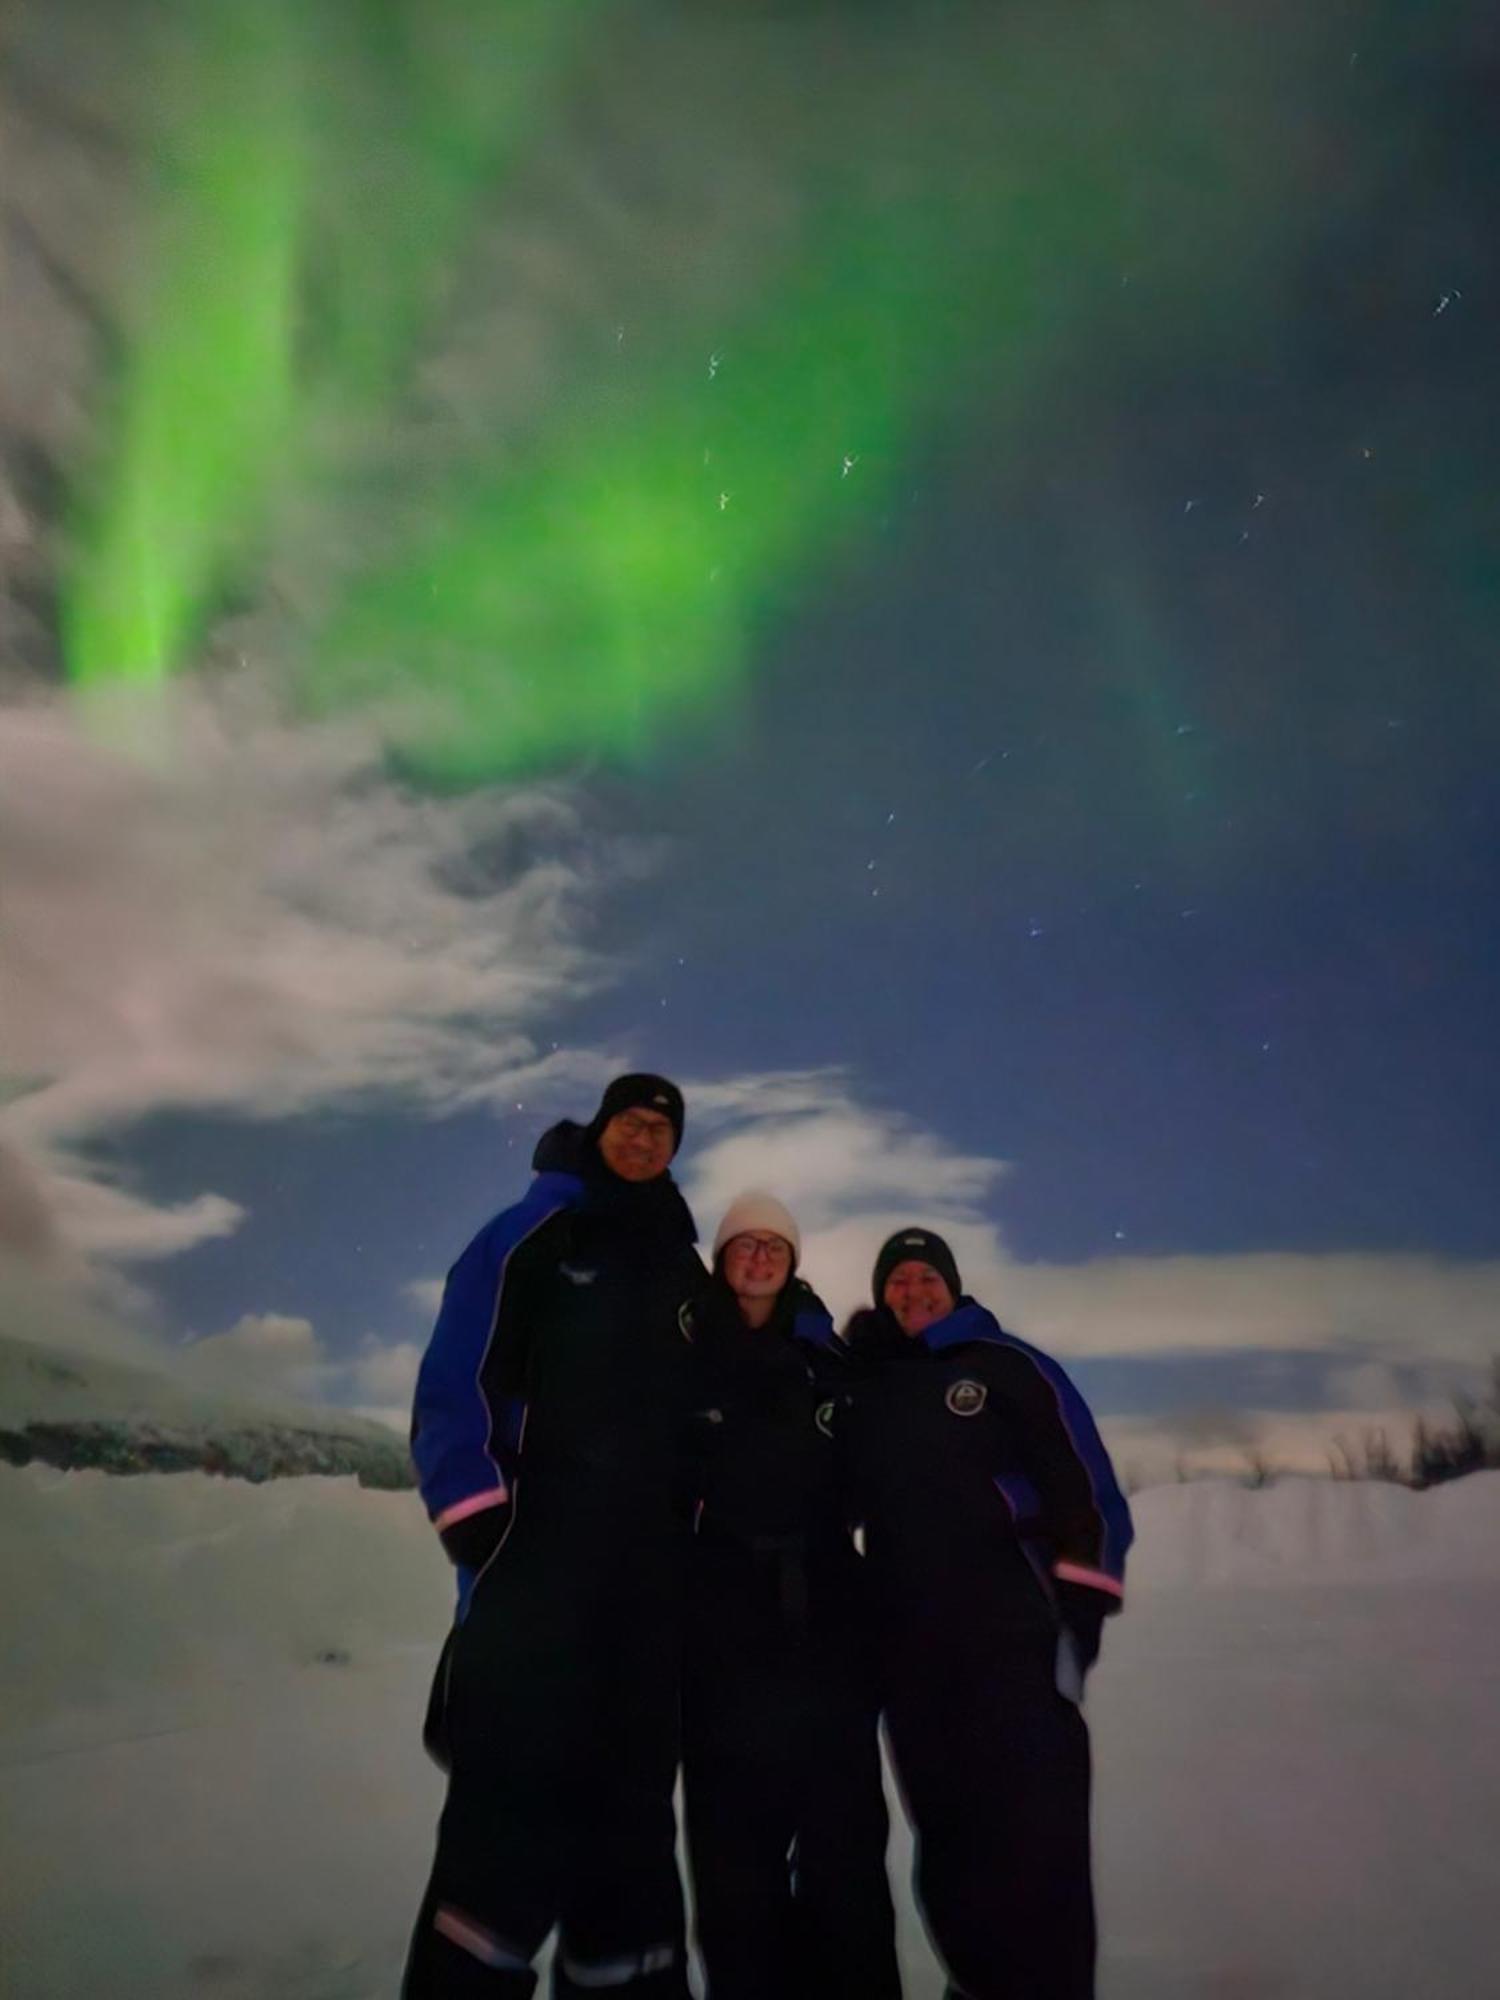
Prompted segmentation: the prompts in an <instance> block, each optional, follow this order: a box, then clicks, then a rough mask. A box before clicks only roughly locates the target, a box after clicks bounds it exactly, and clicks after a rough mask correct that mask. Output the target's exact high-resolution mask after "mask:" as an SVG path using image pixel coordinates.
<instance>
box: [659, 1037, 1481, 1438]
mask: <svg viewBox="0 0 1500 2000" xmlns="http://www.w3.org/2000/svg"><path fill="white" fill-rule="evenodd" d="M690 1116H693V1117H695V1118H698V1119H701V1120H702V1121H703V1122H704V1123H706V1124H707V1125H708V1127H709V1134H710V1136H709V1138H708V1140H707V1142H706V1144H705V1145H704V1146H702V1147H701V1148H700V1149H699V1150H698V1151H697V1152H696V1153H695V1154H694V1155H693V1156H692V1157H691V1158H690V1160H689V1162H688V1164H687V1168H686V1176H685V1177H686V1183H687V1189H688V1193H689V1196H690V1198H691V1199H692V1201H693V1203H694V1206H695V1208H696V1210H697V1211H698V1218H699V1222H700V1225H701V1226H702V1228H703V1230H704V1232H705V1234H706V1235H709V1236H711V1235H712V1232H713V1229H714V1226H715V1224H716V1223H717V1221H718V1218H719V1216H720V1215H721V1214H722V1213H723V1210H724V1208H725V1207H726V1206H727V1204H728V1202H729V1200H730V1199H731V1198H732V1197H733V1195H735V1194H736V1193H737V1192H739V1191H740V1190H741V1189H742V1188H744V1187H747V1186H761V1187H768V1188H770V1189H772V1190H773V1191H774V1192H776V1193H778V1194H779V1195H780V1196H781V1198H782V1199H783V1200H784V1201H786V1202H787V1203H788V1204H789V1205H790V1206H791V1207H792V1209H793V1210H794V1211H795V1212H796V1214H797V1216H798V1219H799V1221H800V1222H801V1223H802V1226H803V1236H804V1246H805V1248H804V1256H803V1268H804V1269H805V1271H806V1272H807V1274H808V1275H809V1277H810V1278H812V1279H813V1281H814V1282H815V1283H816V1284H817V1285H818V1287H819V1289H820V1290H821V1291H822V1292H823V1294H824V1296H825V1297H826V1298H827V1300H828V1302H829V1304H830V1305H831V1306H832V1307H833V1308H834V1310H835V1311H836V1312H838V1313H841V1314H842V1313H844V1312H847V1311H849V1310H850V1309H851V1308H852V1307H853V1306H855V1305H856V1304H858V1303H860V1302H862V1301H865V1302H867V1301H868V1299H869V1284H870V1272H871V1268H872V1265H873V1263H874V1258H875V1253H876V1251H877V1250H878V1248H879V1246H880V1244H881V1242H882V1241H883V1239H884V1237H885V1236H886V1235H888V1234H889V1233H890V1232H891V1231H892V1230H893V1229H896V1228H899V1227H900V1226H901V1225H902V1224H904V1223H910V1222H925V1223H928V1224H930V1225H932V1226H933V1227H935V1228H938V1229H941V1230H942V1232H943V1233H944V1234H945V1235H946V1236H947V1237H948V1238H949V1240H950V1242H951V1243H952V1245H953V1248H954V1252H955V1255H956V1256H957V1259H958V1263H959V1268H960V1270H961V1272H962V1273H963V1277H964V1281H965V1284H966V1285H967V1286H968V1288H969V1289H970V1290H971V1291H972V1292H973V1293H975V1294H976V1296H978V1297H980V1298H982V1299H984V1300H985V1301H986V1302H987V1303H988V1304H990V1305H991V1306H992V1307H993V1308H994V1309H995V1310H996V1311H997V1312H998V1313H999V1314H1000V1315H1001V1317H1002V1318H1004V1319H1005V1320H1007V1321H1008V1322H1009V1323H1011V1324H1013V1325H1014V1326H1015V1328H1016V1330H1017V1331H1018V1332H1019V1333H1022V1334H1024V1335H1026V1336H1027V1337H1029V1338H1032V1339H1034V1340H1036V1341H1037V1342H1038V1343H1039V1344H1041V1345H1042V1346H1044V1347H1047V1348H1050V1349H1052V1350H1053V1351H1055V1352H1056V1353H1057V1354H1058V1355H1060V1356H1064V1357H1070V1358H1073V1359H1082V1358H1085V1357H1106V1356H1143V1355H1153V1356H1169V1355H1172V1354H1181V1355H1194V1354H1198V1355H1201V1354H1205V1353H1212V1352H1215V1351H1224V1350H1263V1351H1265V1352H1266V1353H1267V1354H1270V1355H1275V1354H1281V1353H1291V1352H1293V1351H1295V1352H1299V1353H1305V1352H1309V1351H1316V1352H1321V1353H1325V1354H1326V1355H1327V1356H1328V1357H1329V1366H1330V1368H1333V1367H1339V1368H1341V1369H1343V1370H1345V1371H1347V1372H1351V1373H1353V1371H1364V1370H1367V1369H1369V1368H1371V1367H1377V1366H1380V1365H1382V1364H1384V1365H1386V1366H1387V1369H1388V1366H1389V1364H1392V1363H1403V1364H1404V1363H1412V1362H1416V1361H1425V1362H1428V1363H1431V1364H1433V1365H1434V1366H1435V1367H1436V1368H1437V1369H1438V1370H1439V1372H1441V1371H1442V1370H1443V1369H1445V1368H1448V1367H1451V1368H1453V1369H1454V1370H1455V1371H1456V1372H1459V1373H1462V1372H1464V1371H1467V1370H1468V1369H1471V1368H1472V1367H1474V1366H1475V1365H1477V1364H1480V1363H1482V1362H1484V1361H1485V1360H1486V1358H1487V1357H1488V1356H1489V1355H1491V1354H1492V1353H1493V1352H1494V1351H1495V1348H1496V1345H1497V1333H1496V1329H1497V1327H1500V1262H1496V1261H1493V1260H1492V1261H1488V1262H1459V1261H1457V1260H1454V1259H1448V1258H1442V1257H1430V1256H1420V1255H1414V1254H1375V1253H1365V1252H1347V1253H1329V1254H1307V1253H1289V1252H1266V1253H1257V1254H1244V1255H1234V1256H1180V1257H1166V1256H1163V1257H1139V1256H1136V1257H1109V1258H1100V1259H1097V1260H1095V1261H1092V1262H1088V1263H1083V1264H1046V1263H1023V1262H1021V1261H1020V1260H1019V1259H1017V1258H1016V1257H1015V1256H1014V1255H1013V1254H1012V1253H1011V1252H1010V1250H1009V1249H1008V1247H1007V1245H1006V1243H1005V1241H1004V1238H1003V1234H1002V1231H1001V1227H1000V1225H999V1222H998V1220H997V1216H998V1215H999V1214H1001V1213H1003V1182H1004V1176H1005V1175H1006V1173H1007V1172H1008V1171H1009V1169H1008V1166H1007V1163H1006V1162H1005V1161H1003V1160H1001V1159H999V1158H997V1157H985V1156H983V1155H978V1156H976V1155H972V1154H968V1153H963V1152H960V1151H958V1150H957V1149H955V1148H953V1147H951V1146H949V1145H947V1144H946V1143H945V1142H944V1141H943V1140H942V1139H941V1138H940V1137H939V1136H938V1135H937V1134H935V1133H933V1132H931V1131H929V1130H927V1129H925V1128H923V1127H922V1126H920V1125H918V1124H916V1123H915V1122H914V1121H912V1120H911V1119H909V1118H906V1117H904V1116H902V1115H901V1114H899V1113H897V1112H894V1111H890V1110H884V1109H879V1108H875V1107H872V1106H871V1105H869V1104H868V1103H866V1102H863V1101H861V1100H860V1099H859V1097H858V1095H857V1093H856V1091H855V1088H854V1085H853V1083H852V1081H851V1080H850V1079H849V1078H847V1077H846V1076H844V1075H842V1074H840V1073H837V1072H808V1073H804V1074H794V1075H789V1074H784V1073H778V1074H775V1075H770V1076H766V1077H755V1076H744V1077H737V1078H733V1079H731V1080H729V1081H727V1082H722V1083H717V1084H701V1085H697V1086H694V1087H693V1088H692V1090H691V1092H690ZM700 1129H701V1127H700ZM1354 1379H1355V1380H1356V1381H1357V1382H1358V1393H1357V1394H1350V1395H1348V1396H1347V1400H1348V1401H1349V1402H1350V1403H1365V1402H1369V1401H1375V1402H1378V1401H1380V1400H1381V1399H1382V1398H1385V1397H1388V1396H1389V1393H1390V1390H1391V1385H1392V1378H1391V1377H1390V1375H1389V1373H1388V1372H1387V1373H1386V1374H1385V1375H1383V1376H1381V1377H1379V1378H1378V1380H1377V1379H1376V1378H1374V1377H1366V1378H1362V1377H1360V1376H1358V1375H1354ZM1349 1387H1350V1383H1348V1382H1346V1383H1344V1384H1343V1385H1342V1389H1341V1393H1343V1392H1345V1391H1347V1390H1348V1389H1349ZM1434 1390H1435V1393H1436V1386H1435V1382H1434Z"/></svg>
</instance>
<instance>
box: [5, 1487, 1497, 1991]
mask: <svg viewBox="0 0 1500 2000" xmlns="http://www.w3.org/2000/svg"><path fill="white" fill-rule="evenodd" d="M1135 1506H1136V1514H1137V1522H1138V1528H1139V1542H1138V1548H1137V1555H1136V1558H1135V1560H1134V1567H1133V1573H1132V1578H1131V1584H1132V1598H1131V1604H1130V1608H1129V1610H1128V1612H1127V1613H1126V1615H1125V1617H1124V1618H1123V1619H1121V1620H1120V1621H1119V1622H1118V1623H1117V1624H1116V1625H1115V1626H1114V1627H1113V1628H1112V1630H1111V1632H1110V1635H1109V1640H1108V1643H1107V1645H1106V1656H1105V1661H1104V1663H1103V1665H1102V1666H1101V1668H1100V1670H1099V1672H1098V1674H1097V1675H1096V1677H1095V1680H1094V1683H1093V1685H1092V1687H1091V1689H1090V1699H1089V1707H1090V1713H1091V1717H1092V1721H1093V1728H1094V1739H1095V1748H1096V1756H1097V1763H1098V1804H1097V1827H1098V1854H1099V1890H1100V1902H1101V1915H1102V1920H1103V1933H1104V1952H1103V1967H1102V1980H1101V1993H1102V1996H1103V2000H1196V1996H1206V2000H1310V1997H1311V1996H1317V1997H1318V2000H1323V1996H1328V2000H1332V1997H1333V1996H1341V1997H1342V1996H1349V1995H1358V1996H1360V2000H1385V1996H1390V2000H1396V1996H1398V1995H1400V1996H1402V2000H1406V1996H1409V1995H1410V1994H1412V1993H1427V1992H1452V1993H1462V1994H1477V1993H1479V1992H1482V1991H1484V1990H1487V1988H1488V1986H1489V1982H1490V1980H1491V1977H1492V1971H1493V1958H1494V1911H1495V1909H1496V1907H1497V1904H1500V1667H1497V1661H1500V1474H1486V1475H1481V1476H1478V1477H1475V1478H1473V1479H1469V1480H1466V1481H1463V1482H1461V1483H1460V1484H1458V1485H1455V1486H1452V1487H1448V1488H1444V1489H1442V1490H1440V1491H1438V1492H1434V1493H1429V1494H1421V1495H1418V1494H1411V1493H1408V1492H1405V1491H1404V1490H1402V1489H1399V1488H1394V1487H1383V1486H1372V1485H1360V1486H1343V1485H1333V1484H1331V1483H1326V1482H1318V1481H1311V1480H1307V1481H1301V1480H1288V1481H1284V1482H1281V1483H1279V1484H1277V1485H1275V1486H1273V1487H1271V1488H1269V1489H1267V1490H1265V1491H1261V1492H1257V1493H1251V1492H1246V1491H1244V1490H1242V1489H1240V1488H1238V1487H1235V1486H1231V1485H1227V1484H1209V1483H1204V1484H1194V1485H1189V1486H1181V1487H1166V1488H1162V1489H1159V1490H1157V1491H1152V1492H1148V1493H1145V1494H1142V1495H1141V1496H1139V1498H1138V1499H1137V1501H1136V1503H1135ZM0 1591H3V1602H4V1607H5V1628H6V1642H5V1646H4V1649H3V1655H0V1940H3V1959H0V1992H3V1994H4V1995H5V1996H6V2000H42V1997H43V1996H45V2000H69V1996H74V1995H77V1996H83V1995H89V1996H95V1995H105V1994H107V1995H109V1996H111V2000H147V1996H149V2000H178V1996H184V1995H198V1996H206V1997H207V2000H252V1996H254V2000H270V1996H273V1995H275V1996H285V2000H364V1996H367V1995H391V1994H393V1993H394V1990H395V1982H396V1975H397V1968H398V1966H399V1962H400V1958H401V1954H402V1950H403V1946H404V1940H405V1934H406V1929H407V1925H408V1923H409V1921H410V1917H411V1913H412V1909H413V1905H414V1903H415V1900H416V1896H417V1892H418V1889H419V1887H420V1884H421V1880H422V1877H423V1874H424V1871H425V1867H426V1862H427V1859H428V1852H429V1842H430V1836H431V1826H432V1821H433V1818H434V1815H435V1813H436V1811H437V1807H438V1803H439V1797H440V1786H439V1780H438V1778H437V1776H436V1774H435V1773H434V1772H433V1770H432V1769H431V1767H430V1766H429V1765H428V1763H427V1761H426V1759H425V1758H424V1756H423V1755H422V1752H421V1750H420V1748H419V1747H418V1744H417V1740H416V1739H417V1721H418V1716H419V1713H420V1707H421V1703H422V1700H423V1697H424V1695H425V1691H426V1682H427V1677H428V1673H429V1670H430V1665H431V1661H432V1658H433V1655H434V1653H435V1651H436V1647H437V1644H438V1642H439V1639H440V1637H441V1634H442V1630H443V1626H444V1622H445V1619H446V1616H447V1610H448V1603H449V1584H448V1577H447V1573H446V1568H445V1565H444V1564H443V1562H442V1559H441V1557H440V1555H439V1554H438V1552H437V1550H436V1548H435V1546H434V1545H433V1543H432V1540H431V1537H430V1533H429V1531H428V1529H427V1527H426V1524H425V1522H424V1521H423V1519H422V1516H421V1511H420V1508H419V1506H418V1503H417V1501H416V1500H415V1498H414V1497H413V1496H412V1495H410V1494H406V1493H380V1492H370V1491H366V1490H362V1489H360V1488H359V1487H357V1486H356V1485H355V1483H354V1482H353V1480H348V1479H346V1480H311V1479H308V1480H285V1481H277V1482H274V1483H272V1484H269V1485H266V1486H260V1487H254V1486H249V1485H245V1484H242V1483H239V1482H234V1481H225V1480H217V1479H211V1478H206V1477H203V1476H201V1475H198V1474H181V1475H177V1476H171V1477H167V1476H160V1475H157V1476H145V1477H140V1478H135V1479H117V1478H111V1477H109V1476H108V1475H105V1474H102V1473H96V1472H71V1473H62V1472H55V1471H51V1470H48V1469H46V1468H43V1467H39V1466H28V1467H26V1468H24V1469H19V1470H18V1469H15V1468H11V1467H0ZM908 1862H909V1846H908V1843H907V1841H906V1839H905V1836H904V1834H902V1835H901V1836H899V1837H898V1839H897V1841H896V1843H895V1846H894V1852H893V1865H894V1867H895V1869H896V1871H897V1873H898V1874H899V1875H901V1876H902V1877H904V1874H905V1871H906V1868H907V1865H908ZM903 1922H904V1924H905V1938H904V1943H905V1947H906V1955H907V1964H908V1971H909V1978H908V1982H907V1990H908V1994H909V1996H911V2000H935V1996H936V1995H937V1994H938V1993H939V1992H940V1990H941V1982H940V1980H939V1977H938V1974H937V1972H936V1969H935V1968H934V1966H933V1965H932V1962H931V1960H930V1958H929V1957H928V1955H927V1953H926V1950H925V1947H924V1945H923V1943H922V1940H921V1934H920V1929H919V1927H918V1925H917V1923H916V1920H915V1917H914V1915H913V1914H912V1911H911V1906H910V1902H909V1900H908V1901H906V1903H905V1906H904V1910H903ZM850 2000H855V1996H850Z"/></svg>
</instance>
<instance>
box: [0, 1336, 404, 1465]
mask: <svg viewBox="0 0 1500 2000" xmlns="http://www.w3.org/2000/svg"><path fill="white" fill-rule="evenodd" d="M0 1459H3V1460H5V1461H7V1462H8V1463H9V1464H11V1465H29V1464H31V1463H32V1462H33V1461H34V1460H35V1461H40V1462H41V1463H42V1464H44V1465H52V1466H57V1467H60V1468H62V1469H65V1470H76V1469H79V1468H84V1467H97V1468H99V1469H100V1470H103V1471H106V1472H187V1471H199V1472H217V1473H222V1474H225V1475H226V1476H228V1477H231V1478H236V1479H250V1480H265V1479H285V1478H290V1477H296V1476H299V1475H303V1474H309V1473H324V1474H342V1473H352V1474H353V1475H354V1476H355V1477H356V1478H357V1479H358V1480H359V1481H360V1483H361V1484H362V1485H365V1486H377V1487H384V1488H397V1487H404V1486H410V1485H411V1484H412V1472H411V1467H410V1464H409V1461H408V1458H407V1453H406V1447H405V1445H404V1443H403V1442H402V1440H401V1439H400V1438H399V1437H398V1436H397V1435H396V1434H395V1432H393V1431H391V1430H389V1429H388V1428H387V1427H386V1426H385V1425H383V1424H378V1423H371V1422H369V1421H368V1420H367V1419H365V1418H363V1417H357V1416H353V1415H350V1414H346V1413H345V1412H343V1411H340V1410H334V1409H322V1408H313V1407H310V1406H305V1405H299V1404H287V1403H272V1402H263V1401H257V1400H255V1399H253V1398H250V1397H245V1396H240V1397H231V1396H228V1395H226V1394H224V1393H223V1392H222V1391H216V1390H214V1389H213V1388H211V1387H209V1386H207V1385H205V1386H202V1387H195V1386H193V1385H192V1384H190V1383H189V1382H187V1381H185V1380H184V1379H180V1378H179V1377H177V1376H174V1375H169V1374H167V1373H166V1372H165V1371H164V1370H157V1369H152V1368H146V1367H140V1366H134V1365H130V1364H127V1363H123V1362H118V1361H108V1360H103V1359H101V1358H99V1357H98V1356H95V1355H85V1354H72V1353H68V1352H66V1351H64V1350H62V1349H58V1348H55V1347H44V1346H40V1345H37V1344H35V1343H33V1342H31V1341H25V1340H15V1339H12V1338H10V1337H8V1336H4V1335H0Z"/></svg>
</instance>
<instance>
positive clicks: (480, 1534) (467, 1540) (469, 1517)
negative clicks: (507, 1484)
mask: <svg viewBox="0 0 1500 2000" xmlns="http://www.w3.org/2000/svg"><path fill="white" fill-rule="evenodd" d="M510 1508H511V1503H510V1502H509V1500H502V1501H501V1502H500V1503H499V1504H498V1505H497V1506H494V1507H481V1508H480V1510H479V1512H478V1513H477V1514H465V1516H464V1517H463V1519H462V1520H461V1521H454V1522H453V1523H452V1525H451V1526H449V1527H446V1528H440V1529H439V1530H438V1535H439V1539H440V1540H441V1542H442V1544H443V1547H444V1548H445V1549H446V1550H447V1551H448V1559H449V1561H450V1562H453V1563H456V1564H457V1566H458V1567H459V1568H460V1569H470V1570H476V1569H483V1568H484V1566H485V1564H486V1563H487V1562H488V1561H489V1559H490V1557H491V1556H492V1555H493V1554H494V1553H495V1551H496V1549H497V1548H499V1546H500V1540H501V1537H502V1536H503V1535H504V1533H505V1531H506V1529H507V1528H508V1527H509V1526H510Z"/></svg>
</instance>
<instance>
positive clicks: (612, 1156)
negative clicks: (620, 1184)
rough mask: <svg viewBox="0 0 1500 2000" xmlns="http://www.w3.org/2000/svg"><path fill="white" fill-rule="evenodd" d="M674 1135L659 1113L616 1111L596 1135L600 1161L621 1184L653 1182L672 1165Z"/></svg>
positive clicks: (669, 1120)
mask: <svg viewBox="0 0 1500 2000" xmlns="http://www.w3.org/2000/svg"><path fill="white" fill-rule="evenodd" d="M675 1146H676V1134H675V1133H674V1132H673V1130H672V1121H671V1119H670V1118H663V1116H662V1115H661V1113H660V1112H659V1111H647V1110H644V1109H634V1110H630V1111H617V1112H616V1113H615V1115H614V1117H613V1118H611V1119H610V1121H609V1123H608V1124H607V1125H606V1126H605V1128H604V1130H603V1131H602V1132H601V1133H600V1134H599V1157H600V1159H601V1160H603V1162H604V1164H605V1166H607V1167H608V1168H609V1170H610V1172H611V1173H612V1174H618V1175H619V1177H620V1179H621V1180H622V1181H654V1180H655V1179H656V1177H657V1175H658V1174H664V1173H665V1172H666V1170H667V1168H668V1167H669V1166H670V1165H671V1162H672V1153H673V1151H674V1149H675Z"/></svg>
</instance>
